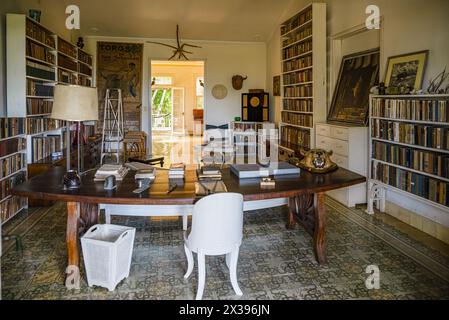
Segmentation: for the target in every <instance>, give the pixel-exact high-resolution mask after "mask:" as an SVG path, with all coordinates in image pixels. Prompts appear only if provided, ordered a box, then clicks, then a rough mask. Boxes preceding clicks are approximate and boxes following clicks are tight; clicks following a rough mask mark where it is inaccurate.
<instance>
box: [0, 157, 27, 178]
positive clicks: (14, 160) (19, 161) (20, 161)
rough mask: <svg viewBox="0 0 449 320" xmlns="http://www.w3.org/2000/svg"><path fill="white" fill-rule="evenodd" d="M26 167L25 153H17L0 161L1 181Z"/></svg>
mask: <svg viewBox="0 0 449 320" xmlns="http://www.w3.org/2000/svg"><path fill="white" fill-rule="evenodd" d="M25 166H26V158H25V154H24V153H16V154H14V155H12V156H10V157H8V158H4V159H1V160H0V179H1V178H4V177H7V176H9V175H10V174H13V173H14V172H16V171H19V170H20V169H23V168H24V167H25Z"/></svg>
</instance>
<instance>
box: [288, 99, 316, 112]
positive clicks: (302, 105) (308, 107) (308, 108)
mask: <svg viewBox="0 0 449 320" xmlns="http://www.w3.org/2000/svg"><path fill="white" fill-rule="evenodd" d="M282 105H283V107H284V110H290V111H300V112H312V111H313V100H312V99H301V100H293V99H286V100H283V102H282Z"/></svg>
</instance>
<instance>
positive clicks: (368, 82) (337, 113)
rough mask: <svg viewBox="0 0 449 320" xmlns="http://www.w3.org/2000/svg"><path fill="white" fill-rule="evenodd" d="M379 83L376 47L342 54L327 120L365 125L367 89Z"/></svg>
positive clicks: (368, 91)
mask: <svg viewBox="0 0 449 320" xmlns="http://www.w3.org/2000/svg"><path fill="white" fill-rule="evenodd" d="M378 83H379V48H376V49H372V50H369V51H363V52H359V53H354V54H351V55H347V56H344V57H343V59H342V62H341V66H340V72H339V74H338V79H337V83H336V87H335V90H334V95H333V97H332V102H331V106H330V110H329V114H328V117H327V120H328V121H334V122H343V123H350V124H354V125H361V126H365V125H366V123H367V116H368V107H369V94H370V89H371V88H372V87H373V86H375V85H377V84H378Z"/></svg>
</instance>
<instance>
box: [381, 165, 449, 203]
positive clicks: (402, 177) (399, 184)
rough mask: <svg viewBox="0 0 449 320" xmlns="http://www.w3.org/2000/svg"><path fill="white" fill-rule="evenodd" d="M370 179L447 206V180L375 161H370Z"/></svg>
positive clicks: (448, 188)
mask: <svg viewBox="0 0 449 320" xmlns="http://www.w3.org/2000/svg"><path fill="white" fill-rule="evenodd" d="M372 179H375V180H378V181H381V182H383V183H385V184H388V185H390V186H392V187H395V188H398V189H401V190H403V191H407V192H410V193H412V194H415V195H417V196H419V197H422V198H425V199H428V200H430V201H433V202H436V203H439V204H442V205H444V206H449V183H447V182H444V181H441V180H437V179H434V178H431V177H428V176H424V175H421V174H417V173H414V172H410V171H407V170H403V169H400V168H396V167H393V166H389V165H386V164H383V163H380V162H376V161H373V162H372Z"/></svg>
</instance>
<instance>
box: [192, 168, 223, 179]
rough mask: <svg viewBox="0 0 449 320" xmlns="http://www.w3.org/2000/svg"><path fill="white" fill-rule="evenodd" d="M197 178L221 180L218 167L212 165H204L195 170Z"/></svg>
mask: <svg viewBox="0 0 449 320" xmlns="http://www.w3.org/2000/svg"><path fill="white" fill-rule="evenodd" d="M197 174H198V179H199V180H221V171H220V168H218V167H217V166H214V165H206V166H203V167H201V169H198V170H197Z"/></svg>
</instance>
